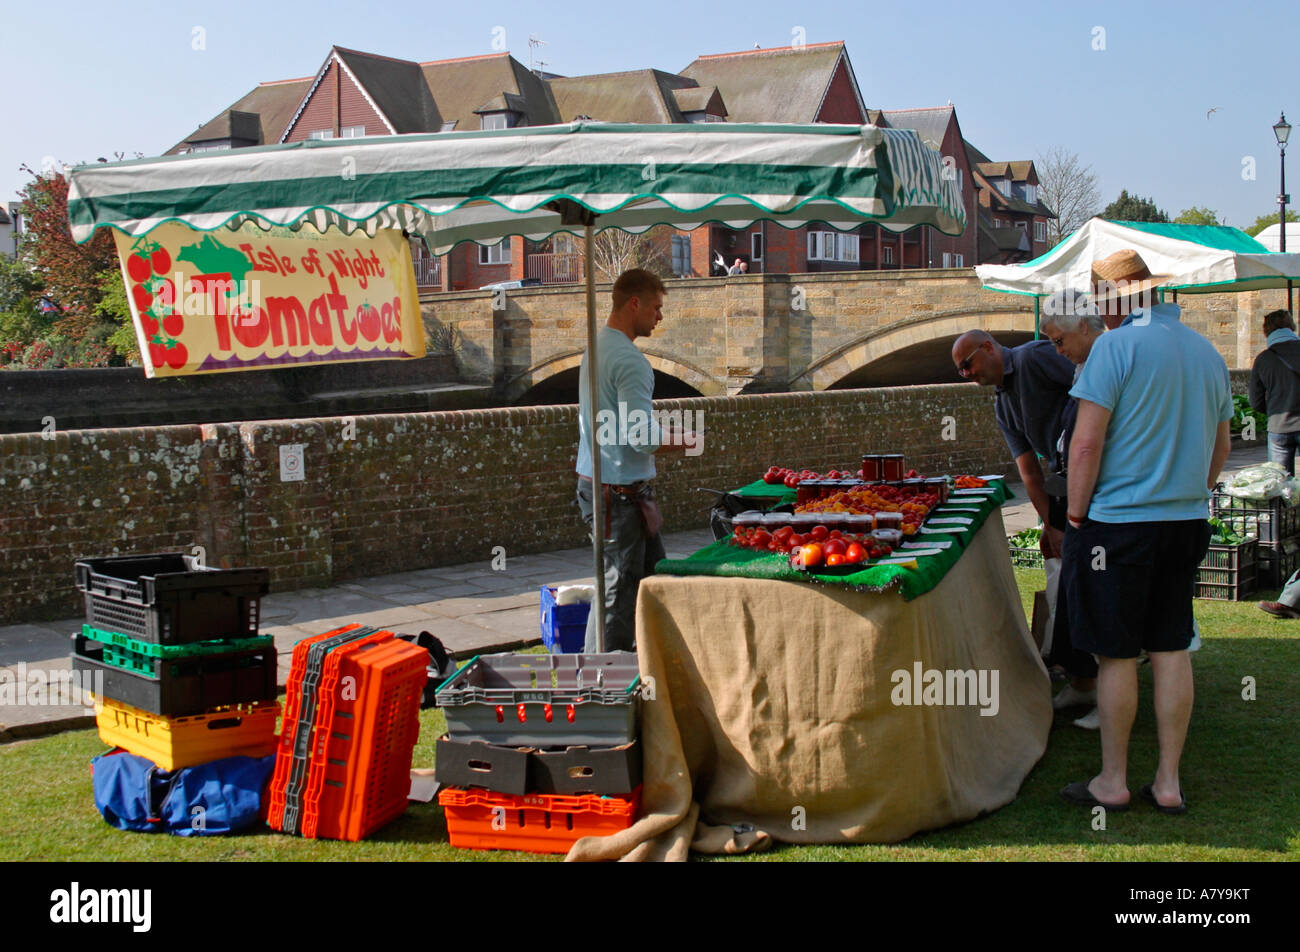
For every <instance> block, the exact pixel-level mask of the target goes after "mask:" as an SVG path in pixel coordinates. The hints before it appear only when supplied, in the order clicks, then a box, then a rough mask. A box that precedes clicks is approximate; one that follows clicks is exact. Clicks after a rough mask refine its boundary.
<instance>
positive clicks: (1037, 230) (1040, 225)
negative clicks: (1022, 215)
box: [1034, 221, 1047, 241]
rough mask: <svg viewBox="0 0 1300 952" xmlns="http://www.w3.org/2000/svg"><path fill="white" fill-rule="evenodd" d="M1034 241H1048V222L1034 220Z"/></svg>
mask: <svg viewBox="0 0 1300 952" xmlns="http://www.w3.org/2000/svg"><path fill="white" fill-rule="evenodd" d="M1034 241H1047V223H1046V222H1041V221H1036V222H1034Z"/></svg>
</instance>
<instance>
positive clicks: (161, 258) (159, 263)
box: [141, 248, 172, 280]
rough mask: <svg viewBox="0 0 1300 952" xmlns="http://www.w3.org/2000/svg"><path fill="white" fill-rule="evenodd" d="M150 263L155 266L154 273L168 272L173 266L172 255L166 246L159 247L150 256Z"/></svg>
mask: <svg viewBox="0 0 1300 952" xmlns="http://www.w3.org/2000/svg"><path fill="white" fill-rule="evenodd" d="M149 264H151V265H152V266H153V272H154V274H166V273H167V269H168V268H170V267H171V266H172V256H171V255H169V254H168V253H167V249H166V248H158V249H157V250H156V251H154V253H153V254H151V255H150V256H149ZM141 280H143V279H141Z"/></svg>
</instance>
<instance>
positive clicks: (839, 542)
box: [822, 539, 849, 556]
mask: <svg viewBox="0 0 1300 952" xmlns="http://www.w3.org/2000/svg"><path fill="white" fill-rule="evenodd" d="M822 548H823V549H825V550H826V554H827V555H828V556H830V555H843V554H844V553H845V552H847V551H848V549H849V547H848V545H847V544H845V542H844V540H843V539H827V540H826V544H825V545H823V546H822Z"/></svg>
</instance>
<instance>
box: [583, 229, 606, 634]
mask: <svg viewBox="0 0 1300 952" xmlns="http://www.w3.org/2000/svg"><path fill="white" fill-rule="evenodd" d="M582 239H583V241H582V246H583V258H584V261H583V270H584V271H585V273H586V279H587V440H588V446H589V448H590V450H591V549H592V556H593V558H594V560H595V581H596V597H595V598H593V599H592V600H591V610H592V611H593V612H595V613H596V650H597V651H600V652H604V650H605V484H604V483H603V482H602V481H601V478H600V447H599V446H598V445H597V441H596V410H597V403H596V401H597V399H598V397H599V394H600V386H599V382H600V375H599V374H598V373H597V367H596V360H597V357H596V275H595V273H594V272H595V269H594V268H593V267H592V263H591V262H592V253H591V241H592V229H591V223H590V222H587V223H586V224H584V225H583V226H582Z"/></svg>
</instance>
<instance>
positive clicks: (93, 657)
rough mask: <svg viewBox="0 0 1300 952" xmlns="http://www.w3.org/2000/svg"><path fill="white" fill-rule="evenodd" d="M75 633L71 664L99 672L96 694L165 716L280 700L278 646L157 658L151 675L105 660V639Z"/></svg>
mask: <svg viewBox="0 0 1300 952" xmlns="http://www.w3.org/2000/svg"><path fill="white" fill-rule="evenodd" d="M72 637H73V654H72V669H73V670H74V671H91V672H97V676H96V678H95V683H96V685H97V688H96V693H97V694H102V695H103V696H104V697H107V698H111V699H112V700H114V701H121V702H122V703H123V704H129V705H131V706H132V707H138V708H140V709H141V710H145V711H149V712H151V713H154V714H162V715H164V716H166V717H188V716H189V715H191V714H203V713H205V712H207V711H208V710H210V709H211V708H214V707H224V706H226V705H231V704H253V703H256V702H258V701H273V700H275V696H276V677H275V676H276V654H275V648H273V647H272V648H259V649H252V650H248V651H232V652H230V653H229V654H215V655H193V656H190V657H187V658H154V659H152V660H153V661H154V663H155V665H156V668H155V670H156V674H155V676H154V677H149V676H148V675H145V674H142V673H137V672H134V671H127V670H124V669H123V668H119V667H115V666H114V665H110V664H108V663H106V662H105V661H104V652H103V649H104V645H103V642H99V641H94V640H92V639H89V638H83V637H82V636H81V635H73V636H72ZM100 678H102V681H101V680H100Z"/></svg>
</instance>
